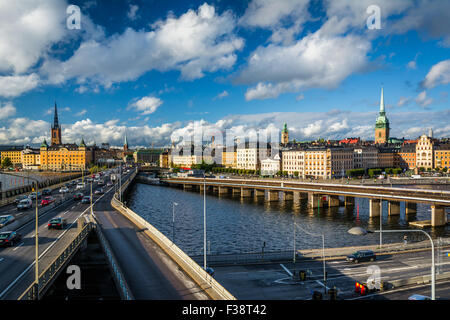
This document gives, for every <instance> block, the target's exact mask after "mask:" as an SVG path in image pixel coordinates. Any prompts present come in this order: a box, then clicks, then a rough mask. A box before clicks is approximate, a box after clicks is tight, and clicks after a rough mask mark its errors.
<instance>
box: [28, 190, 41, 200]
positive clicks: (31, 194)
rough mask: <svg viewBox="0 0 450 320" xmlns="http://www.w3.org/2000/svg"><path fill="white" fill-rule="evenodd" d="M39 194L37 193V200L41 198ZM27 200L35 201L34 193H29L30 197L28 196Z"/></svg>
mask: <svg viewBox="0 0 450 320" xmlns="http://www.w3.org/2000/svg"><path fill="white" fill-rule="evenodd" d="M41 195H42V194H41V193H40V192H38V193H37V198H38V199H40V198H41ZM28 198H30V199H31V200H36V192H32V193H30V195H29V196H28Z"/></svg>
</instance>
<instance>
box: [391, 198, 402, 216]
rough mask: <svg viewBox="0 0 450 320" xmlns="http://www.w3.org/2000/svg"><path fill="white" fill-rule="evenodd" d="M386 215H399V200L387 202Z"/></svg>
mask: <svg viewBox="0 0 450 320" xmlns="http://www.w3.org/2000/svg"><path fill="white" fill-rule="evenodd" d="M388 215H389V216H394V215H396V216H398V215H400V202H398V201H389V204H388Z"/></svg>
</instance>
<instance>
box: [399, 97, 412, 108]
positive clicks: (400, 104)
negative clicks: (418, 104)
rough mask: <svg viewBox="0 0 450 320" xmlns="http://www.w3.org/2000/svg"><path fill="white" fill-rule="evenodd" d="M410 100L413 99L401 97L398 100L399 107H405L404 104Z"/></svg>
mask: <svg viewBox="0 0 450 320" xmlns="http://www.w3.org/2000/svg"><path fill="white" fill-rule="evenodd" d="M410 101H411V99H410V98H406V97H401V98H400V99H399V100H398V102H397V106H398V107H403V106H404V105H407V104H408V103H409V102H410Z"/></svg>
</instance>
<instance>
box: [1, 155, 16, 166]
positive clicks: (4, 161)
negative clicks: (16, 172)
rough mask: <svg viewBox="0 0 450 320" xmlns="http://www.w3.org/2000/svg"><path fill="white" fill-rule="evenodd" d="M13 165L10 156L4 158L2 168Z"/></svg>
mask: <svg viewBox="0 0 450 320" xmlns="http://www.w3.org/2000/svg"><path fill="white" fill-rule="evenodd" d="M12 165H13V163H12V161H11V159H10V158H9V157H6V158H5V159H3V161H2V168H8V167H11V166H12Z"/></svg>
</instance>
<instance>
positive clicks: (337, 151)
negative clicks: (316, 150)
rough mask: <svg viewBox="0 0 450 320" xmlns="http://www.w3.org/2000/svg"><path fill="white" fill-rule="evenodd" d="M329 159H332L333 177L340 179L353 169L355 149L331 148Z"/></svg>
mask: <svg viewBox="0 0 450 320" xmlns="http://www.w3.org/2000/svg"><path fill="white" fill-rule="evenodd" d="M327 157H329V158H330V160H331V161H330V162H329V163H330V165H331V167H330V169H331V177H335V178H339V177H344V176H345V175H346V172H347V170H351V169H353V167H354V165H353V148H329V149H328V150H327Z"/></svg>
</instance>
